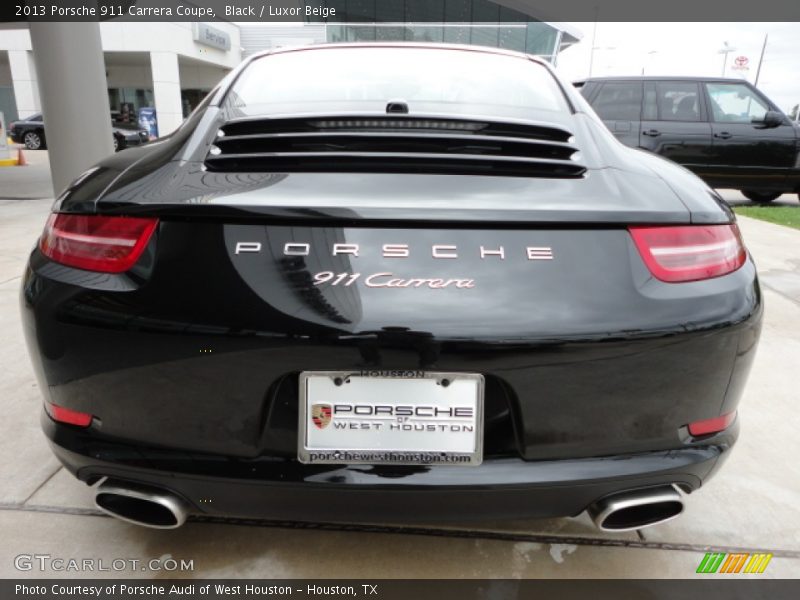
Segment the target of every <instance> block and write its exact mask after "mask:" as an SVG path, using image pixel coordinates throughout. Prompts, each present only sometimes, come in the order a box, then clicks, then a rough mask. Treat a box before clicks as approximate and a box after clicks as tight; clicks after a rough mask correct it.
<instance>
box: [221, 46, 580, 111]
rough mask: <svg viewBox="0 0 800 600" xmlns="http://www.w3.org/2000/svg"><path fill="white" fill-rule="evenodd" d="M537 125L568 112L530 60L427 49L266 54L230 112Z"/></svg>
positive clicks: (236, 89)
mask: <svg viewBox="0 0 800 600" xmlns="http://www.w3.org/2000/svg"><path fill="white" fill-rule="evenodd" d="M392 101H404V102H406V103H407V104H408V107H409V112H411V113H412V114H414V113H416V114H419V113H440V114H453V113H462V114H463V113H471V114H475V115H484V116H497V117H515V118H532V111H550V112H566V111H567V109H568V107H567V104H566V101H565V99H564V97H563V94H562V92H561V90H560V89H559V88H558V86H557V84H556V82H555V80H554V78H553V77H552V75H551V74H550V73H549V72H548V71H547V69H546V68H545V67H543V66H542V65H540V64H538V63H536V62H534V61H531V60H528V59H526V58H524V57H514V56H506V55H501V54H492V53H487V52H476V51H469V50H450V49H428V48H396V47H384V48H381V47H373V48H326V49H316V50H301V51H294V52H286V53H279V54H274V55H268V56H265V57H263V58H260V59H257V60H256V61H254V62H253V63H252V64H251V65H250V66H249V67H248V68H247V69H245V71H244V72H243V73H242V75H241V76H240V77H239V78H238V80H237V81H236V82H235V84H234V85H233V88H232V89H231V91H230V93H229V94H228V96H227V99H226V102H227V106H228V107H229V108H230V109H231V110H233V111H234V112H235V113H238V114H240V115H244V116H259V115H269V114H293V113H314V114H330V113H332V112H342V111H369V112H383V111H384V110H385V109H386V105H387V104H388V103H389V102H392Z"/></svg>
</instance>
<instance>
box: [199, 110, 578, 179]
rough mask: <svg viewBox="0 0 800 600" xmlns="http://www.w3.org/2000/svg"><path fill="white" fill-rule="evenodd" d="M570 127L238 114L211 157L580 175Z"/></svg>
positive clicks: (251, 166)
mask: <svg viewBox="0 0 800 600" xmlns="http://www.w3.org/2000/svg"><path fill="white" fill-rule="evenodd" d="M571 135H572V134H571V133H570V132H569V131H566V130H563V129H560V128H556V127H548V126H540V125H521V124H515V123H489V122H479V121H471V120H460V119H429V118H413V117H394V116H393V117H376V118H368V117H344V118H326V119H297V118H292V119H259V120H252V119H247V120H236V121H231V122H228V123H226V124H225V125H224V126H223V127H222V128H221V129H220V130H219V133H218V135H217V137H216V139H215V140H214V143H213V145H212V147H211V151H210V152H209V154H208V156H207V157H206V162H205V165H206V168H208V169H209V170H211V171H224V172H235V171H251V172H252V171H261V172H264V171H272V172H275V171H280V172H312V171H314V172H331V171H333V172H337V171H338V172H383V173H386V172H389V173H445V174H447V173H453V174H480V175H517V176H528V177H580V176H581V175H583V173H584V172H585V171H586V167H584V166H583V165H581V164H579V163H578V162H576V161H575V160H574V155H575V153H576V152H577V151H578V149H577V148H576V147H575V146H573V145H571V144H570V143H569V142H568V140H569V139H570V137H571Z"/></svg>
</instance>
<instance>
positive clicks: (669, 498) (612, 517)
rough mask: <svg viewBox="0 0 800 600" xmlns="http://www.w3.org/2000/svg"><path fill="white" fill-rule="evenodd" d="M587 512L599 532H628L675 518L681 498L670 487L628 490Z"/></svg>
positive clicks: (592, 507)
mask: <svg viewBox="0 0 800 600" xmlns="http://www.w3.org/2000/svg"><path fill="white" fill-rule="evenodd" d="M587 512H588V513H589V516H590V517H591V518H592V521H594V524H595V526H596V527H597V528H598V529H600V530H601V531H632V530H635V529H641V528H643V527H650V526H651V525H659V524H661V523H666V522H667V521H671V520H672V519H675V518H677V517H678V516H680V514H681V513H682V512H683V498H682V497H681V495H680V493H679V492H678V490H677V489H675V487H674V486H671V485H669V486H662V487H656V488H645V489H640V490H631V491H629V492H621V493H619V494H613V495H611V496H607V497H605V498H602V499H600V500H598V501H597V502H595V503H594V504H592V505H591V506H590V507H589V508H588V509H587Z"/></svg>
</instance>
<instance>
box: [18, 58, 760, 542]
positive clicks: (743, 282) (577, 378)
mask: <svg viewBox="0 0 800 600" xmlns="http://www.w3.org/2000/svg"><path fill="white" fill-rule="evenodd" d="M298 74H302V76H298ZM20 300H21V306H22V320H23V325H24V331H25V336H26V341H27V344H28V348H29V351H30V355H31V359H32V362H33V365H34V369H35V372H36V375H37V378H38V380H39V384H40V385H39V388H40V389H41V390H42V392H43V395H44V402H43V411H42V419H41V422H42V428H43V430H44V432H45V434H46V436H47V438H48V440H49V442H50V445H51V448H52V449H53V452H54V453H55V455H56V457H57V458H58V459H59V460H60V461H61V463H62V464H63V465H64V466H65V467H66V469H67V470H68V471H69V472H70V473H72V474H73V475H74V476H75V477H76V478H77V479H79V480H80V481H82V482H84V483H85V484H88V485H91V486H93V493H94V497H95V502H96V504H97V506H98V507H99V508H100V509H102V510H103V511H105V512H107V513H109V514H111V515H113V516H115V517H118V518H120V519H123V520H126V521H129V522H131V523H136V524H139V525H145V526H148V527H158V528H173V527H178V526H180V525H181V524H183V523H184V522H185V521H186V520H187V519H188V518H189V517H190V516H191V515H194V514H199V515H218V516H224V515H235V516H243V517H249V518H269V519H299V520H306V521H320V522H328V521H344V522H354V521H362V522H375V521H381V522H386V521H390V522H414V521H416V522H437V523H441V522H446V521H448V520H450V521H452V520H460V521H465V520H469V519H484V520H485V519H499V518H509V519H517V518H534V517H550V518H552V517H568V516H575V515H578V514H580V513H582V512H587V513H588V514H589V515H590V516H591V518H592V520H593V521H594V523H595V524H596V525H597V527H599V528H600V529H603V530H617V531H618V530H631V529H639V528H641V527H646V526H650V525H655V524H658V523H663V522H665V521H668V520H670V519H672V518H676V517H677V516H679V515H680V514H681V513H682V511H683V508H684V503H685V502H688V499H689V498H691V494H693V493H695V492H696V491H697V490H699V489H700V488H701V487H702V486H704V485H706V484H707V483H708V481H709V480H710V478H711V477H712V476H713V475H714V474H715V473H716V472H717V470H718V469H719V468H721V467H722V465H723V463H724V462H725V460H726V458H727V457H728V456H729V455H730V451H731V449H732V448H733V447H734V445H735V443H736V440H737V437H738V432H739V419H738V410H737V407H738V403H739V400H740V398H741V396H742V393H743V390H744V387H745V384H746V382H747V377H748V373H749V370H750V367H751V364H752V362H753V357H754V355H755V351H756V348H757V345H758V339H759V334H760V327H761V319H762V313H763V305H762V298H761V291H760V288H759V283H758V277H757V273H756V269H755V265H754V264H753V261H752V259H751V257H750V256H749V254H748V253H747V250H746V248H745V246H744V243H743V240H742V237H741V234H740V232H739V229H738V227H737V224H736V219H735V215H734V214H733V212H732V211H731V210H730V208H729V207H728V206H727V205H726V204H725V203H724V202H723V201H722V199H721V198H720V197H719V195H718V194H717V193H716V192H715V191H714V190H712V189H710V188H709V187H708V186H707V185H706V184H704V183H703V182H702V181H701V180H700V179H698V178H697V177H696V176H694V175H693V174H692V173H690V172H688V171H687V170H685V169H683V168H682V167H680V166H678V165H676V164H675V163H672V162H669V161H667V160H665V159H663V158H660V157H658V156H656V155H653V154H649V153H645V152H641V151H638V150H635V149H632V148H628V147H626V146H624V145H623V144H621V143H620V142H619V141H618V140H617V139H616V138H615V137H614V136H613V134H612V133H611V132H610V131H608V129H607V128H606V127H605V126H604V125H603V123H602V121H601V120H600V119H599V118H598V117H597V115H595V114H594V112H593V111H592V109H591V107H590V106H589V105H588V104H587V103H586V101H585V100H584V99H583V98H582V97H581V95H580V94H579V93H578V92H577V91H576V90H575V89H574V88H573V87H572V86H570V85H569V84H568V83H567V82H564V81H561V80H560V79H559V77H558V76H557V74H556V73H555V72H554V71H553V69H552V68H551V67H550V66H549V64H548V63H547V62H545V61H543V60H540V59H538V58H536V57H532V56H527V55H524V54H518V53H514V52H510V51H505V50H500V49H492V48H481V47H475V46H457V45H444V44H421V43H384V44H337V45H317V46H309V47H305V48H299V49H290V48H286V49H280V50H274V51H270V52H265V53H262V54H257V55H253V56H250V57H248V58H247V59H246V60H245V61H244V63H242V65H240V66H239V67H238V68H237V69H235V70H234V71H232V72H231V73H230V74H228V75H227V76H226V77H225V78H224V79H223V80H222V81H221V82H220V84H219V86H218V87H217V88H216V89H215V90H213V91H212V92H210V93H209V94H208V96H207V97H206V99H205V100H204V101H203V102H202V103H201V104H200V105H199V106H198V107H197V109H196V110H195V111H194V112H193V113H192V114H191V115H190V116H189V117H188V118H187V119H186V120H185V121H184V123H183V124H182V125H181V127H180V128H179V129H178V130H177V131H176V132H174V133H173V134H172V135H170V136H167V137H165V138H163V139H161V140H160V141H159V142H158V143H154V144H148V145H144V146H142V147H137V148H130V149H126V150H124V151H122V152H119V153H117V154H115V155H114V156H112V157H109V158H107V159H105V160H104V161H102V162H101V163H99V164H98V165H96V166H95V167H93V168H92V169H90V170H89V171H87V172H86V173H84V174H83V175H81V176H80V177H78V178H77V179H76V180H75V182H74V183H72V184H71V185H70V186H68V187H67V188H66V189H65V190H64V191H63V193H62V194H61V195H60V196H59V197H58V199H57V200H56V203H55V205H54V207H53V211H52V213H51V214H50V215H49V217H48V219H47V222H46V223H45V227H44V231H43V233H42V235H41V237H40V238H39V240H38V242H37V243H36V246H35V248H33V250H32V252H31V254H30V258H29V263H28V267H27V269H26V272H25V276H24V279H23V282H22V289H21V296H20ZM433 500H435V501H433Z"/></svg>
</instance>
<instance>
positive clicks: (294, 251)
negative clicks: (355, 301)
mask: <svg viewBox="0 0 800 600" xmlns="http://www.w3.org/2000/svg"><path fill="white" fill-rule="evenodd" d="M430 248H431V254H430V256H431V257H432V258H435V259H444V260H450V259H454V258H465V257H468V256H470V255H472V256H474V255H475V254H473V252H474V251H472V252H470V253H465V252H463V251H461V250H459V247H458V246H456V245H450V244H433V245H432V246H431V247H430ZM524 251H525V257H526V258H527V259H528V260H553V259H554V258H555V256H554V254H553V249H552V248H551V247H550V246H525V247H524ZM257 252H261V242H237V243H236V249H235V253H236V254H243V253H257ZM517 252H518V250H516V251H514V254H516V253H517ZM360 253H361V245H360V244H347V243H336V244H333V245H332V246H331V256H352V257H353V258H358V257H359V256H360ZM310 254H311V244H309V243H307V242H287V243H286V244H284V246H283V255H284V256H309V255H310ZM412 254H413V252H412V250H411V246H410V245H409V244H383V245H382V246H381V249H380V255H381V256H382V257H383V258H411V256H412ZM476 254H477V255H478V257H479V258H480V259H481V260H486V259H489V258H497V259H500V260H505V259H506V247H505V246H497V247H494V248H493V247H490V246H488V247H487V246H479V247H478V252H477V253H476Z"/></svg>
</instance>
